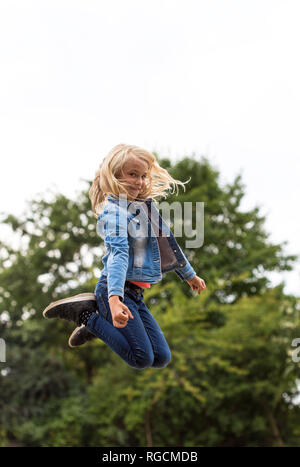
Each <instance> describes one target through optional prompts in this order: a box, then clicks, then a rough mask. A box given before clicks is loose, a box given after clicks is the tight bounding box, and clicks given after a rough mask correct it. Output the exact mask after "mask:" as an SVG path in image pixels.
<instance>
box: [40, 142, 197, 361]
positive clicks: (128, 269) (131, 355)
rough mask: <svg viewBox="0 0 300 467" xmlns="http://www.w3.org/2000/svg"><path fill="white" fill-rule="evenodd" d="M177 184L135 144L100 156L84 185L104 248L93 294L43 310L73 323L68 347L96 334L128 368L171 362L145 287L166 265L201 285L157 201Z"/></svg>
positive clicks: (167, 269) (193, 284) (47, 315)
mask: <svg viewBox="0 0 300 467" xmlns="http://www.w3.org/2000/svg"><path fill="white" fill-rule="evenodd" d="M178 185H182V186H183V187H184V183H182V182H180V181H179V180H175V179H174V178H173V177H172V176H171V175H170V174H169V173H168V172H167V170H165V169H163V168H162V167H160V165H159V164H158V162H157V160H156V157H155V155H154V154H152V153H150V152H148V151H147V150H145V149H143V148H140V147H138V146H132V145H126V144H119V145H117V146H115V147H114V148H113V149H112V150H111V151H110V152H109V153H108V154H107V156H106V157H105V158H104V159H103V161H102V162H101V164H100V166H99V168H98V170H97V172H96V174H95V178H94V181H93V183H92V186H91V188H90V191H89V197H90V200H91V205H92V210H93V213H94V216H95V218H96V219H97V232H98V234H99V235H100V236H101V237H102V238H103V240H104V245H105V247H106V254H105V255H104V256H103V258H102V263H103V269H102V271H101V274H100V277H99V279H98V282H97V284H96V287H95V291H94V294H91V293H87V294H79V295H76V296H75V297H69V298H66V299H63V300H58V301H56V302H53V303H51V304H50V305H49V306H48V307H47V308H46V309H45V310H44V312H43V315H44V317H45V318H61V319H66V320H69V321H73V322H75V323H76V324H77V328H76V329H75V330H74V332H73V333H72V335H71V337H70V339H69V345H70V346H71V347H76V346H79V345H82V344H84V343H85V342H87V341H89V340H91V339H94V338H100V339H101V340H102V341H104V342H105V343H106V344H107V345H108V346H109V347H110V348H111V349H112V350H113V351H114V352H115V353H116V354H117V355H119V356H120V357H121V358H122V360H123V361H125V362H126V363H127V364H128V365H129V366H131V367H133V368H136V369H144V368H149V367H152V368H164V367H165V366H167V365H168V363H169V362H170V360H171V352H170V349H169V346H168V343H167V341H166V339H165V336H164V334H163V332H162V330H161V329H160V327H159V325H158V323H157V322H156V320H155V319H154V317H153V316H152V314H151V312H150V310H149V309H148V307H147V306H146V305H145V303H144V290H145V288H149V287H151V286H152V284H155V283H158V282H159V281H160V280H161V279H162V274H164V273H167V272H170V271H175V272H176V274H177V275H178V276H179V278H180V279H181V281H186V282H187V283H188V284H189V286H190V287H191V288H192V289H193V290H196V291H197V292H198V294H200V292H201V291H202V290H204V289H205V288H206V285H205V282H204V280H203V279H201V278H200V277H198V276H197V274H196V272H195V271H194V269H193V268H192V266H191V264H190V263H189V261H188V260H187V258H186V257H185V255H184V253H183V252H182V250H181V248H180V246H179V245H178V243H177V241H176V239H175V237H174V235H173V233H172V231H171V230H170V228H169V226H168V225H167V224H166V222H165V221H164V220H163V218H162V217H161V216H160V214H159V211H158V208H157V206H156V202H157V199H159V198H161V197H164V198H166V196H167V193H168V191H169V190H170V188H171V186H173V187H176V188H177V189H178ZM184 188H185V187H184Z"/></svg>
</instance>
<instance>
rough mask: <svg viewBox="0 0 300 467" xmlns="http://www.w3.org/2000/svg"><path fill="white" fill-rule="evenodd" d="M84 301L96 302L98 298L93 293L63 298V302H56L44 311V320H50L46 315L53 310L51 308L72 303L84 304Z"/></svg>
mask: <svg viewBox="0 0 300 467" xmlns="http://www.w3.org/2000/svg"><path fill="white" fill-rule="evenodd" d="M84 300H95V301H96V296H95V294H93V293H80V294H78V295H75V296H74V297H68V298H63V299H61V300H57V301H56V302H52V303H50V305H48V306H47V308H45V309H44V311H43V316H44V318H49V316H47V315H46V313H47V311H49V310H51V308H54V307H55V306H57V305H62V304H64V303H72V302H82V301H84Z"/></svg>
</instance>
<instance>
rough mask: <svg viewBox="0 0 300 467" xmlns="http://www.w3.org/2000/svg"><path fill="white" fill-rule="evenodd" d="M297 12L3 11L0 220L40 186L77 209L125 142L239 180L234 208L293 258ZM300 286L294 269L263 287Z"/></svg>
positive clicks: (229, 0) (100, 4)
mask: <svg viewBox="0 0 300 467" xmlns="http://www.w3.org/2000/svg"><path fill="white" fill-rule="evenodd" d="M299 13H300V3H299V1H298V0H295V1H291V0H252V1H251V2H250V1H245V0H244V1H241V0H226V1H224V0H206V1H200V0H195V1H192V0H181V1H179V0H151V2H150V1H143V0H126V1H124V0H109V1H101V0H98V1H92V0H81V1H78V0H77V1H76V0H70V1H67V0H58V1H55V0H50V1H48V0H43V1H40V0H38V1H27V0H20V1H14V0H1V3H0V43H1V47H0V132H1V137H0V154H1V162H2V164H1V168H2V170H1V172H0V200H1V201H0V211H4V212H7V213H13V214H21V213H22V212H24V210H25V209H26V207H27V201H29V200H30V199H32V198H34V197H36V196H37V194H38V193H44V192H45V191H46V190H47V189H48V188H54V190H58V191H61V192H63V193H64V194H66V195H67V196H72V197H73V195H75V194H76V192H79V191H80V189H82V188H83V187H84V186H85V185H84V184H83V183H82V182H81V181H80V179H81V178H85V179H89V180H91V179H92V178H93V177H94V174H95V171H96V170H97V168H98V165H99V162H100V160H101V159H102V158H103V157H104V156H105V155H106V154H107V153H108V151H109V150H110V149H111V148H112V147H113V146H115V145H116V144H118V143H121V142H123V143H128V144H135V145H139V146H142V147H145V148H146V149H148V150H150V151H154V150H156V151H157V152H158V153H159V154H160V156H167V157H170V158H171V159H172V160H176V159H179V158H181V157H182V156H185V155H191V154H192V153H193V152H195V153H196V154H198V155H199V156H201V155H202V154H203V155H205V156H207V157H208V158H209V159H210V160H211V162H212V164H213V165H214V166H215V167H216V168H217V169H219V170H220V172H221V176H222V178H221V181H222V183H225V182H231V181H232V180H233V178H234V176H235V175H237V173H239V172H240V171H242V175H243V182H244V183H245V185H246V197H245V201H244V202H243V205H242V206H243V208H245V209H247V208H252V207H254V206H255V205H259V206H261V213H262V214H265V215H266V216H267V220H266V230H267V231H268V232H269V234H270V241H272V242H283V241H284V240H287V241H288V244H287V247H286V250H285V251H286V253H294V254H300V239H299V222H298V219H297V216H298V212H299V207H298V200H299V199H300V184H299V167H300V160H299V156H300V140H299V128H300V117H299V104H300V87H299V82H300V63H299V44H300V28H299ZM199 201H201V200H199ZM0 234H1V235H0V236H1V238H3V237H4V236H5V235H6V231H5V229H3V228H2V230H1V231H0ZM197 272H198V274H199V275H200V277H201V273H202V275H203V276H205V273H203V272H201V271H197ZM299 277H300V266H299V262H298V263H297V266H296V268H295V271H293V272H290V273H285V274H275V273H274V274H272V275H270V278H272V282H273V283H274V285H275V284H277V283H278V282H280V281H281V280H285V282H286V288H285V291H286V292H288V293H294V294H296V295H298V296H299V295H300V294H299Z"/></svg>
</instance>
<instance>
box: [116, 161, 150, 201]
mask: <svg viewBox="0 0 300 467" xmlns="http://www.w3.org/2000/svg"><path fill="white" fill-rule="evenodd" d="M148 170H149V166H148V164H147V163H146V162H144V161H141V160H139V159H137V158H131V159H128V160H127V161H126V162H125V163H124V165H123V168H122V174H121V176H120V177H118V180H120V182H123V183H124V184H125V186H126V189H127V190H128V192H129V193H130V197H128V199H129V200H130V201H133V200H134V199H135V198H136V197H137V196H138V194H139V193H140V192H141V191H142V190H143V189H144V187H145V183H146V177H147V174H148Z"/></svg>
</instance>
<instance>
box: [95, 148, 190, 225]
mask: <svg viewBox="0 0 300 467" xmlns="http://www.w3.org/2000/svg"><path fill="white" fill-rule="evenodd" d="M132 157H137V158H138V159H139V160H141V161H143V162H146V163H147V164H148V166H149V171H148V176H147V178H146V184H145V187H144V189H143V190H142V191H141V192H140V193H139V194H138V196H137V198H136V199H137V200H141V201H142V200H143V199H145V198H149V197H151V198H153V199H154V201H155V200H156V198H159V197H161V196H162V197H164V198H166V197H167V194H166V192H167V191H168V190H169V189H170V187H171V185H174V186H175V187H176V189H177V194H178V185H182V186H183V188H184V190H185V186H184V183H188V182H189V180H188V181H187V182H184V183H183V182H181V181H180V180H175V179H174V178H173V177H171V175H170V174H169V173H168V171H167V170H165V169H163V168H162V167H160V165H159V164H158V162H157V159H156V157H155V155H154V154H152V153H151V152H149V151H146V149H142V148H140V147H138V146H131V145H129V144H118V145H117V146H115V147H114V148H113V149H112V150H111V151H110V152H109V153H108V154H107V156H105V157H104V159H103V160H102V162H101V163H100V165H99V168H98V170H97V172H96V174H95V178H94V180H93V183H92V186H91V188H90V190H89V198H90V200H91V203H92V210H93V213H94V216H95V217H96V218H97V217H98V216H99V214H100V213H101V211H102V209H103V207H104V204H105V202H106V198H107V194H108V193H111V194H113V195H114V196H116V197H117V198H118V197H119V195H120V194H121V193H124V191H125V192H126V193H127V196H128V197H129V196H130V193H128V190H127V189H126V187H125V186H124V184H123V183H122V182H120V181H119V180H118V178H117V177H119V176H120V175H121V172H122V167H123V165H124V163H125V162H126V161H127V160H128V159H130V158H132ZM172 193H174V191H173V192H172Z"/></svg>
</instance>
